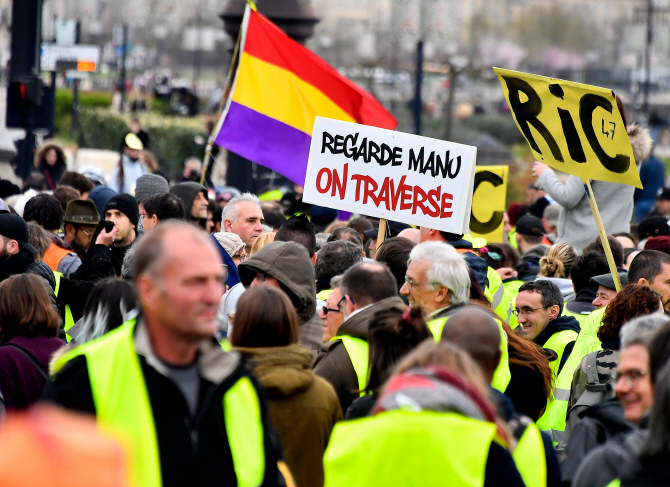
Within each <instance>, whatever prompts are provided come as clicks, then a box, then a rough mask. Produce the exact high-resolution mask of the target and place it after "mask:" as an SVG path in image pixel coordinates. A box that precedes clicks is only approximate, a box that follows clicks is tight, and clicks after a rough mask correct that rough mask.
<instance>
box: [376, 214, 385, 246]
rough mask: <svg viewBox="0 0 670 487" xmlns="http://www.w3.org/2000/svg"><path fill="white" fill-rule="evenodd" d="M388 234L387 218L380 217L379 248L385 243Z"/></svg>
mask: <svg viewBox="0 0 670 487" xmlns="http://www.w3.org/2000/svg"><path fill="white" fill-rule="evenodd" d="M385 236H386V218H380V219H379V230H377V248H379V246H380V245H381V244H383V243H384V237H385Z"/></svg>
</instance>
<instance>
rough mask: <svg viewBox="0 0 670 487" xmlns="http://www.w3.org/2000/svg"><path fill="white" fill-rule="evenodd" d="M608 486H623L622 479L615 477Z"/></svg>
mask: <svg viewBox="0 0 670 487" xmlns="http://www.w3.org/2000/svg"><path fill="white" fill-rule="evenodd" d="M607 487H621V480H619V479H614V480H612V481H611V482H610V483H609V484H607Z"/></svg>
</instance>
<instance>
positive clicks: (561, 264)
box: [538, 243, 577, 303]
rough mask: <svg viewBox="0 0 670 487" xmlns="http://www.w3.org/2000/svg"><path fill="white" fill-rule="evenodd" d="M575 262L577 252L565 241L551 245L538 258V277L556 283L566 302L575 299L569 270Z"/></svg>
mask: <svg viewBox="0 0 670 487" xmlns="http://www.w3.org/2000/svg"><path fill="white" fill-rule="evenodd" d="M575 262H577V252H575V249H574V248H573V247H572V246H571V245H569V244H566V243H556V244H554V245H552V246H551V247H549V250H547V253H546V254H544V256H543V257H542V258H541V259H540V273H539V275H538V279H547V280H549V281H551V282H553V283H554V284H556V285H557V286H558V289H560V290H561V295H562V296H563V301H564V302H566V303H567V302H569V301H572V300H573V299H575V288H574V287H573V285H572V281H571V280H570V270H571V269H572V266H573V265H574V264H575Z"/></svg>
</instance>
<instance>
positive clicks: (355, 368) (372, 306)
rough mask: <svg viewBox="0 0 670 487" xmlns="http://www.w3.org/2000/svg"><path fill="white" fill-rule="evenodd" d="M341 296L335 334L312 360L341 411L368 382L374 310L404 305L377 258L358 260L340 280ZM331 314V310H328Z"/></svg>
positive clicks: (393, 278)
mask: <svg viewBox="0 0 670 487" xmlns="http://www.w3.org/2000/svg"><path fill="white" fill-rule="evenodd" d="M340 292H341V293H342V298H341V299H340V300H339V301H338V303H337V304H336V305H335V306H336V308H338V309H339V310H340V311H341V312H342V314H343V315H344V321H343V322H342V325H341V326H340V327H339V328H338V329H337V332H336V334H335V336H334V337H332V338H331V339H330V341H329V342H328V343H326V344H325V345H323V347H322V348H321V350H320V351H319V354H318V355H317V357H316V360H315V362H314V373H315V374H316V375H318V376H320V377H323V378H324V379H326V380H327V381H328V382H330V384H331V385H332V386H333V387H334V388H335V392H336V393H337V396H338V398H339V399H340V405H341V406H342V411H346V410H347V408H348V407H349V405H351V403H352V402H353V401H354V399H356V398H357V397H358V396H359V395H360V394H361V393H360V391H362V390H363V389H365V387H366V386H367V383H368V368H369V367H368V342H367V334H368V325H369V324H370V320H371V318H372V317H373V315H374V314H375V313H376V312H377V311H382V310H386V309H388V308H390V307H392V306H399V307H401V308H404V306H405V305H404V303H403V302H402V300H401V299H400V298H399V297H398V294H397V292H398V291H397V288H396V281H395V277H393V274H391V271H389V269H388V267H386V266H385V265H384V264H380V263H379V262H360V263H358V264H356V265H355V266H353V267H350V268H349V269H348V270H347V272H345V273H344V274H343V275H342V280H341V281H340ZM329 314H330V311H329Z"/></svg>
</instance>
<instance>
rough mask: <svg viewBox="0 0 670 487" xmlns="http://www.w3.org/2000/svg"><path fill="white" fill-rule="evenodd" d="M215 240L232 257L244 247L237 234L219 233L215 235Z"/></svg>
mask: <svg viewBox="0 0 670 487" xmlns="http://www.w3.org/2000/svg"><path fill="white" fill-rule="evenodd" d="M214 238H215V239H216V241H217V242H219V245H221V247H223V250H225V251H226V253H227V254H228V255H229V256H230V257H232V256H234V255H235V254H236V253H237V251H238V250H240V249H241V248H242V247H244V242H243V241H242V239H241V238H240V237H239V235H237V234H236V233H232V232H219V233H215V234H214Z"/></svg>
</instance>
